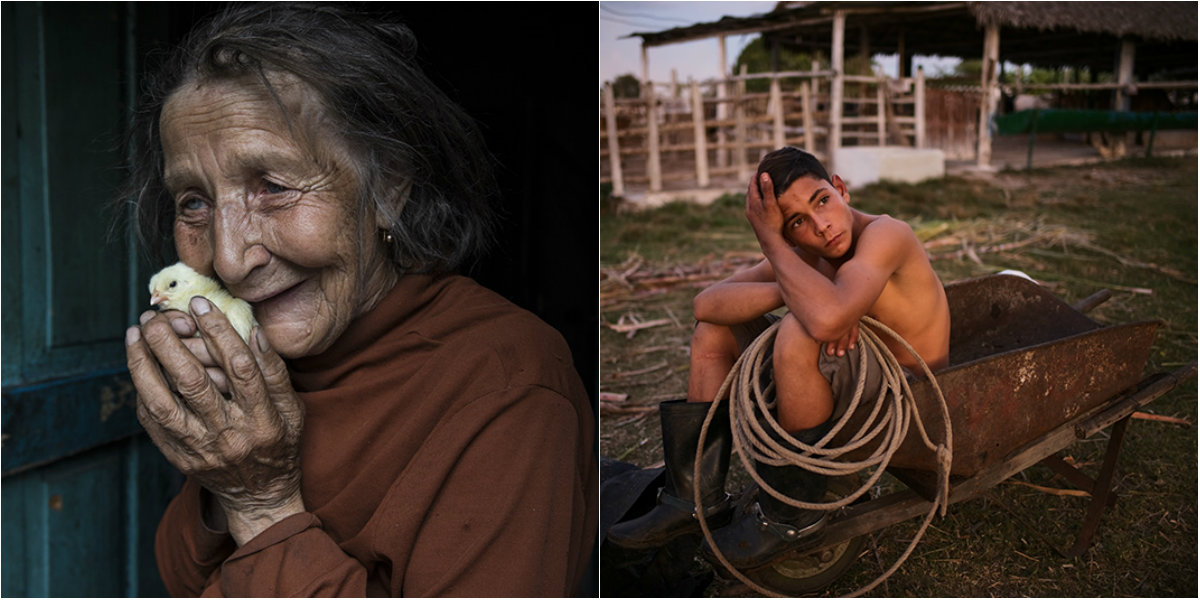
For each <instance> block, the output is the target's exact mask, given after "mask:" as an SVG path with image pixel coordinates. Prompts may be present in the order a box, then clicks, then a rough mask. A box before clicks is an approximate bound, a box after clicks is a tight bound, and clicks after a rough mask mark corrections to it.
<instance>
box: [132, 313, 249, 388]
mask: <svg viewBox="0 0 1200 600" xmlns="http://www.w3.org/2000/svg"><path fill="white" fill-rule="evenodd" d="M157 314H161V315H162V316H163V318H164V319H166V320H167V322H168V323H170V324H171V329H172V330H174V331H175V333H176V334H178V335H179V341H181V342H183V345H184V346H186V347H187V349H188V351H189V352H191V353H192V356H195V357H196V360H198V361H200V364H202V365H204V371H205V372H206V373H208V377H209V379H212V382H213V385H215V386H217V391H219V392H221V395H222V396H225V397H226V398H228V397H229V378H227V377H225V371H223V370H221V365H219V364H217V361H216V360H215V359H214V358H213V357H212V356H211V355H209V353H208V346H206V345H205V343H204V339H203V338H200V337H197V336H196V332H197V331H198V330H197V329H196V321H195V320H194V319H192V315H189V314H187V313H185V312H182V311H178V310H165V311H162V312H161V313H158V312H155V311H153V310H148V311H146V312H144V313H142V316H141V318H140V319H139V321H140V322H141V324H142V325H145V324H146V322H147V321H149V320H150V319H151V318H153V317H154V315H157ZM172 391H174V388H172Z"/></svg>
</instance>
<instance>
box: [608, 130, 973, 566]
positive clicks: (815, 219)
mask: <svg viewBox="0 0 1200 600" xmlns="http://www.w3.org/2000/svg"><path fill="white" fill-rule="evenodd" d="M746 218H747V220H748V221H749V222H750V225H751V226H752V227H753V228H754V233H755V236H756V237H757V238H758V243H759V246H760V247H761V248H762V252H763V255H764V256H765V257H766V258H765V259H764V260H763V261H762V262H760V263H759V264H757V265H755V266H754V267H751V268H749V269H746V270H744V271H741V272H738V273H735V274H734V275H732V276H730V277H729V278H727V279H725V280H723V281H721V282H719V283H716V284H714V285H712V286H711V287H709V288H707V289H705V290H704V291H703V292H701V293H700V294H699V295H697V296H696V299H695V301H694V303H693V310H694V314H695V317H696V320H697V324H696V329H695V331H694V333H693V336H692V347H691V372H690V375H689V380H688V397H687V402H681V401H672V402H664V403H663V404H662V405H661V406H660V409H661V414H662V427H663V452H664V455H665V456H664V458H665V459H666V470H667V483H666V486H665V487H664V489H663V492H662V494H661V495H660V504H659V505H658V506H656V507H655V508H654V509H653V510H651V511H650V512H649V513H647V514H646V515H643V516H642V517H640V518H639V519H635V520H631V521H627V522H624V523H620V524H618V525H616V526H614V527H613V528H612V529H611V530H610V532H609V536H608V539H609V541H611V542H613V543H614V544H617V545H620V546H624V547H630V548H638V547H649V546H656V545H661V544H663V543H665V542H666V541H669V540H671V539H673V538H675V537H677V536H679V535H682V534H685V533H691V532H694V531H696V530H698V527H699V526H698V523H697V522H696V520H695V517H694V516H693V515H692V514H691V512H690V511H693V510H694V505H693V504H692V498H693V489H694V486H698V487H700V488H701V496H702V498H703V499H704V506H705V509H706V513H707V514H706V517H707V519H708V522H709V523H710V526H711V527H714V528H715V527H720V525H721V524H722V523H725V522H729V521H730V520H731V519H732V522H729V523H728V525H726V526H724V527H720V529H716V530H715V531H714V534H713V537H714V540H715V541H716V542H717V545H718V546H719V547H720V549H721V553H722V554H723V555H725V557H726V558H727V559H728V560H729V561H730V563H731V564H733V566H735V567H737V568H739V569H748V568H753V567H756V566H759V565H762V564H765V563H766V562H769V561H770V560H771V559H773V558H775V557H776V556H779V555H780V554H782V553H784V552H787V551H789V550H793V549H797V548H803V547H805V546H806V545H810V544H811V543H812V541H813V540H814V539H815V538H816V535H817V534H818V533H819V532H820V530H821V528H822V526H823V525H824V521H825V515H824V513H822V512H820V511H807V510H802V509H797V508H794V507H792V506H790V505H788V504H786V503H783V502H781V501H779V500H776V499H775V498H773V497H771V496H770V495H769V494H766V493H760V494H759V495H758V502H757V503H756V504H754V505H752V506H751V508H750V510H749V512H748V513H745V514H740V515H732V514H731V513H732V510H731V509H730V508H729V503H728V497H727V496H726V494H725V491H724V487H725V473H726V471H727V469H728V464H729V449H730V437H729V432H728V423H727V422H725V423H721V424H719V425H718V424H717V423H716V422H715V421H714V427H712V428H711V429H710V432H709V436H708V437H707V439H706V444H705V447H704V448H702V449H698V448H697V447H696V442H697V440H698V437H699V425H700V423H702V422H703V419H704V416H705V415H706V414H707V412H708V407H709V403H711V402H712V401H713V399H714V397H715V396H716V393H717V390H718V389H719V388H720V386H721V383H722V382H723V381H724V380H725V377H726V376H727V375H728V373H729V370H730V369H731V368H732V366H733V364H734V362H735V361H736V360H737V358H738V356H739V355H740V354H741V352H742V351H743V350H745V348H746V346H747V345H749V343H750V342H752V341H753V340H754V338H755V337H756V336H757V335H758V334H759V333H761V331H762V330H764V329H765V328H766V327H767V326H768V325H769V324H770V323H771V319H770V317H772V315H768V313H770V312H771V311H774V310H776V309H778V308H781V307H786V308H787V313H786V314H784V316H783V317H782V320H781V322H780V325H779V329H778V331H777V333H776V338H775V345H774V349H773V350H774V355H773V359H772V360H773V371H774V378H775V385H776V400H777V405H776V406H777V408H776V410H777V412H778V414H777V415H776V416H775V417H776V419H777V420H778V422H779V424H780V425H781V426H782V427H783V428H784V429H785V430H787V431H788V432H789V433H790V434H791V435H792V436H793V437H795V438H797V439H799V440H800V441H802V442H805V443H810V444H811V443H814V442H816V441H817V440H818V439H820V437H821V436H823V435H824V434H825V432H826V431H828V428H829V427H830V426H831V424H832V423H833V420H834V417H840V416H841V412H842V411H844V409H845V404H846V403H848V402H849V400H850V398H851V395H852V394H853V391H854V384H855V383H856V382H857V380H858V373H857V370H858V358H857V352H858V350H859V349H858V346H857V341H858V321H859V319H860V318H861V317H862V316H863V315H869V316H871V317H873V318H875V319H876V320H878V321H879V322H881V323H883V324H884V325H887V326H888V327H890V328H891V329H893V330H894V331H895V332H896V333H898V334H899V335H900V336H901V337H903V338H904V339H905V340H906V341H907V342H908V343H909V344H910V345H911V346H912V347H913V349H914V350H916V352H917V353H918V354H920V355H921V358H922V359H923V360H924V361H925V363H926V364H928V365H929V367H930V368H931V369H933V370H937V369H940V368H942V367H944V366H946V364H947V357H948V354H949V340H950V313H949V308H948V306H947V304H946V295H945V291H944V289H943V287H942V283H941V281H940V280H939V279H938V276H937V274H936V273H935V272H934V271H933V268H932V266H931V265H930V264H929V259H928V257H927V256H926V254H925V250H924V247H923V246H922V245H921V243H920V241H919V240H917V238H916V236H915V235H913V232H912V229H911V228H910V227H909V226H908V225H907V224H906V223H904V222H902V221H898V220H896V219H893V218H891V217H889V216H887V215H870V214H867V213H864V212H862V211H859V210H857V209H854V208H852V207H851V206H850V193H849V192H848V191H847V189H846V185H845V183H844V182H843V181H842V180H841V178H840V177H838V176H836V175H834V176H833V177H830V176H829V175H828V174H827V173H826V171H825V169H824V167H823V166H822V165H821V164H820V162H819V161H817V160H816V158H815V157H813V156H812V155H811V154H808V153H807V152H804V151H802V150H799V149H796V148H790V147H788V148H782V149H780V150H776V151H774V152H772V153H770V154H768V155H767V156H766V157H765V158H763V160H762V162H761V163H760V164H759V168H758V173H757V174H756V176H755V178H754V179H753V180H752V181H751V182H750V186H749V189H748V190H747V192H746ZM883 337H884V342H885V343H886V344H887V345H888V346H889V348H890V349H891V350H892V353H893V354H894V355H895V356H896V358H897V360H898V361H899V362H900V364H901V365H903V366H905V367H906V368H909V369H910V370H913V371H918V372H919V371H920V368H919V366H918V365H917V364H916V361H915V360H914V359H913V358H912V357H911V356H910V355H909V354H908V352H907V351H906V350H904V349H903V348H902V347H898V344H896V343H895V342H894V341H892V340H890V339H888V338H887V336H883ZM868 354H870V353H868ZM869 358H870V357H869ZM869 362H873V361H869ZM867 370H868V377H871V375H872V372H874V373H873V374H874V376H875V377H877V376H878V373H877V371H878V365H874V364H870V365H868V369H867ZM868 389H870V388H868ZM719 412H721V413H724V412H725V411H719ZM689 444H690V447H689ZM697 452H700V453H701V454H702V462H701V467H702V468H701V481H699V482H693V481H692V476H693V468H692V465H693V462H694V460H695V456H696V453H697ZM757 470H758V472H759V475H760V476H762V477H763V479H764V481H766V482H767V483H768V484H770V485H771V486H772V487H774V488H775V489H777V490H779V491H781V492H783V493H784V494H786V495H788V496H791V497H793V498H799V499H801V500H805V501H808V502H815V501H819V500H821V499H822V497H823V495H824V492H825V481H824V477H823V476H820V475H818V474H815V473H811V472H807V471H805V470H803V469H801V468H799V467H791V466H784V467H774V466H770V465H765V464H759V465H757Z"/></svg>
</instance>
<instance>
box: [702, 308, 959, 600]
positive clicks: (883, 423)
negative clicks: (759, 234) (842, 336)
mask: <svg viewBox="0 0 1200 600" xmlns="http://www.w3.org/2000/svg"><path fill="white" fill-rule="evenodd" d="M860 325H861V326H860V327H859V340H858V343H859V346H860V348H861V349H860V351H859V357H858V360H859V378H858V385H857V387H856V389H855V392H854V397H853V399H852V400H851V402H850V405H849V406H848V407H847V408H846V411H845V413H844V414H843V415H842V416H841V417H840V418H839V419H838V421H837V423H835V424H834V426H833V427H832V428H831V429H830V430H829V432H828V433H826V434H825V435H824V436H823V437H822V438H821V439H820V440H818V441H817V443H815V444H812V445H809V444H805V443H803V442H801V441H799V440H797V439H795V438H794V437H792V436H791V435H789V434H788V433H787V432H786V431H784V429H783V427H781V426H780V425H779V423H778V422H777V421H776V420H775V418H774V417H773V416H772V415H771V410H770V409H771V408H773V407H774V405H775V401H774V393H773V392H774V388H775V382H774V378H770V379H771V381H769V382H768V383H767V384H766V386H765V387H764V385H763V379H764V378H763V377H762V374H763V370H764V369H766V368H767V367H768V366H769V364H770V360H771V356H772V354H773V352H772V351H773V348H774V342H775V334H776V332H777V330H778V329H779V322H775V323H773V324H772V325H771V326H770V327H768V328H767V329H766V330H765V331H764V332H763V333H762V334H760V335H759V336H758V338H756V339H755V340H754V342H753V343H752V344H751V345H750V347H749V348H747V349H746V351H745V352H743V353H742V355H741V356H740V357H739V358H738V360H737V362H735V363H734V365H733V368H732V369H731V370H730V372H729V375H728V376H727V377H726V378H725V381H724V382H723V383H722V384H721V388H720V390H719V391H718V392H717V396H716V398H715V399H714V401H713V403H712V406H711V407H710V408H709V411H708V415H707V416H706V417H705V419H704V423H703V425H702V426H701V428H700V439H699V442H698V447H700V448H703V447H704V445H705V439H706V438H707V436H708V428H709V426H710V424H711V423H712V420H713V417H714V416H715V415H716V411H717V410H719V409H720V405H721V402H722V401H723V400H725V399H728V400H729V409H728V410H729V423H730V427H731V429H732V430H733V449H734V450H735V451H736V452H737V455H738V457H739V458H740V459H741V461H742V464H743V465H744V466H745V467H746V470H747V471H748V472H749V473H750V476H751V478H753V479H754V481H755V482H756V483H757V484H758V486H759V488H760V489H761V490H763V491H765V492H766V493H769V494H770V495H771V496H774V497H775V498H777V499H779V500H780V501H782V502H785V503H787V504H790V505H791V506H795V507H797V508H802V509H808V510H824V511H831V510H836V509H839V508H842V507H844V506H848V505H849V504H850V503H852V502H854V501H855V500H857V499H858V498H859V497H861V496H862V495H863V494H865V493H867V492H868V491H869V490H870V489H871V487H872V486H873V485H874V484H875V482H876V481H877V480H878V479H879V478H880V477H881V476H882V475H883V472H884V470H885V469H886V468H887V465H888V463H889V462H890V461H891V458H892V455H894V454H895V453H896V450H898V449H899V448H900V445H901V443H903V442H904V439H905V436H906V435H907V434H908V428H909V426H910V425H911V424H913V423H915V424H916V426H917V431H918V432H919V433H920V437H921V440H922V442H923V443H924V444H925V447H926V448H928V449H929V450H931V451H932V452H934V453H935V454H936V457H937V465H938V487H937V497H936V498H935V499H934V502H933V503H932V505H931V506H930V509H929V513H928V514H927V515H926V516H925V521H924V522H923V523H922V524H921V527H920V529H919V530H918V531H917V533H916V535H914V536H913V539H912V541H911V542H909V544H908V548H907V549H906V550H905V551H904V553H903V554H902V555H901V556H900V558H899V559H898V560H897V561H896V563H895V564H894V565H892V567H891V568H889V569H888V570H887V571H885V572H884V573H883V574H882V575H880V576H879V577H878V578H876V579H875V580H874V581H872V582H871V583H869V584H867V585H866V586H865V587H863V588H861V589H859V590H857V591H855V592H853V593H852V594H850V597H856V596H859V595H861V594H864V593H866V592H869V591H871V590H872V589H874V588H875V587H876V586H878V585H879V584H880V583H882V582H883V581H884V580H886V579H887V578H888V577H890V576H891V575H892V574H893V573H895V571H896V569H898V568H900V565H901V564H903V563H904V561H905V560H907V559H908V557H909V555H911V554H912V551H913V549H914V548H916V545H917V542H918V541H920V539H921V537H922V536H924V534H925V531H926V529H928V527H929V524H930V523H931V522H932V521H933V517H934V515H935V514H938V513H939V512H940V513H941V516H943V517H944V516H945V515H946V507H947V506H948V505H949V492H950V463H951V460H952V451H951V448H952V447H953V444H952V441H951V431H950V429H951V427H950V413H949V409H947V407H946V400H945V398H944V397H943V396H942V390H941V387H939V386H938V382H937V378H935V377H934V376H933V372H932V371H930V369H929V367H928V365H926V364H925V361H924V360H922V359H921V356H920V355H918V354H917V352H916V350H914V349H913V348H912V346H910V345H909V344H908V342H906V341H905V340H904V339H903V338H901V337H900V336H899V335H898V334H897V333H896V332H894V331H892V330H891V329H890V328H889V327H887V326H886V325H884V324H882V323H880V322H879V321H876V320H875V319H872V318H871V317H867V316H864V317H863V318H862V320H861V322H860ZM877 332H882V333H884V334H887V335H889V336H891V337H892V338H893V339H895V340H897V341H898V342H899V343H900V344H902V345H903V346H904V348H905V349H906V350H907V351H908V352H909V353H910V354H911V355H912V356H913V357H914V358H915V359H916V361H917V362H918V363H919V364H920V365H921V368H922V369H923V370H924V372H925V376H926V377H927V378H928V379H929V381H930V383H931V384H932V385H933V389H934V391H936V392H937V397H938V400H939V406H940V408H941V412H942V419H943V423H944V426H945V437H944V440H945V441H944V442H943V443H942V444H935V443H934V442H933V441H931V440H930V438H929V435H928V434H927V433H926V430H925V425H924V424H923V423H922V422H921V417H920V415H919V414H918V412H917V407H916V400H915V399H914V396H913V393H912V389H911V388H910V387H909V385H908V380H907V378H906V376H905V372H904V368H903V367H901V366H900V363H899V361H897V360H896V357H895V356H894V355H893V354H892V352H891V350H890V349H889V348H888V347H887V346H886V345H885V344H884V343H883V341H882V339H880V337H879V333H877ZM867 352H871V353H873V354H874V355H875V357H876V359H877V360H878V361H879V364H880V365H881V366H882V367H883V383H882V385H881V386H880V389H879V390H878V392H877V393H876V396H875V402H874V403H871V405H870V406H869V407H868V408H869V410H870V415H869V416H868V418H867V419H865V420H864V421H863V422H862V424H861V426H860V427H859V429H858V431H857V432H855V434H854V435H852V436H850V437H849V440H848V441H847V442H846V443H845V444H843V445H841V446H839V447H829V446H828V444H829V442H830V440H832V439H833V438H834V436H836V435H837V434H838V433H839V432H840V431H841V430H842V429H843V428H844V427H846V425H847V424H848V423H849V422H850V419H851V417H852V416H853V415H854V413H855V412H856V410H857V409H858V408H859V406H860V405H861V404H862V399H863V396H864V393H865V392H867V391H868V390H865V389H864V388H865V386H866V364H867ZM756 410H757V414H758V415H763V417H764V418H763V420H765V421H766V423H767V424H768V425H769V426H770V427H771V429H772V430H773V431H774V432H775V434H777V437H778V438H780V439H783V440H784V441H786V442H787V443H788V444H789V445H791V446H792V447H793V448H799V449H800V451H798V452H797V451H794V450H792V449H790V448H787V447H784V445H783V444H780V443H779V442H777V441H775V437H776V436H772V435H770V434H769V433H768V432H767V431H766V430H765V429H764V428H763V426H762V424H761V423H760V419H759V418H758V417H757V415H756ZM872 443H876V445H875V446H874V448H875V449H874V450H873V451H872V452H871V454H870V456H869V457H868V458H866V459H861V460H851V459H849V458H845V459H842V460H839V459H840V458H842V457H844V456H845V455H847V454H849V453H850V452H853V451H855V450H858V449H860V448H863V447H867V446H868V445H869V444H872ZM701 458H702V455H701V453H699V452H697V453H696V461H695V464H694V465H693V468H694V471H693V476H694V479H693V481H699V478H700V476H701V474H700V463H701ZM754 461H758V462H762V463H765V464H769V465H773V466H784V465H792V466H797V467H801V468H803V469H806V470H808V471H812V472H814V473H818V474H821V475H826V476H830V477H837V476H842V475H850V474H853V473H856V472H858V471H859V470H862V469H864V468H868V467H872V466H874V467H877V468H876V469H875V472H874V473H873V474H872V475H871V477H870V478H868V480H867V481H866V482H865V483H863V484H862V486H860V487H859V488H858V489H857V490H856V491H854V492H853V493H851V494H849V495H847V496H845V497H843V498H840V499H837V500H834V501H831V502H824V503H810V502H804V501H801V500H797V499H795V498H790V497H788V496H786V495H784V494H782V493H781V492H779V491H778V490H775V489H774V488H772V487H771V486H769V485H767V483H766V482H765V481H763V480H762V477H761V476H759V474H758V473H757V472H756V471H755V468H754ZM700 492H701V486H695V495H694V498H693V502H694V503H695V505H696V516H697V518H698V519H699V521H700V528H701V530H702V531H703V532H704V537H705V539H706V540H708V544H709V546H710V547H711V548H712V549H713V554H714V555H716V557H717V559H718V560H719V561H720V562H721V564H722V565H723V566H724V567H725V568H726V569H727V570H728V571H729V572H730V573H732V574H733V575H734V576H735V577H737V578H738V579H740V580H741V581H742V582H743V583H745V584H746V585H748V586H749V587H750V588H751V589H753V590H755V591H757V592H759V593H761V594H764V595H767V596H773V597H778V598H782V597H785V596H784V595H782V594H779V593H777V592H775V591H772V590H768V589H766V588H764V587H762V586H760V585H759V584H757V583H755V582H753V581H751V580H750V579H749V578H748V577H747V576H746V575H744V574H743V573H741V572H740V571H738V570H737V569H736V568H734V567H733V565H731V564H729V561H728V560H727V559H726V558H725V556H724V555H723V554H721V550H720V548H718V547H717V545H716V543H715V542H714V541H713V537H712V532H711V531H710V530H709V527H708V522H707V519H705V517H704V507H703V505H702V501H701V498H700Z"/></svg>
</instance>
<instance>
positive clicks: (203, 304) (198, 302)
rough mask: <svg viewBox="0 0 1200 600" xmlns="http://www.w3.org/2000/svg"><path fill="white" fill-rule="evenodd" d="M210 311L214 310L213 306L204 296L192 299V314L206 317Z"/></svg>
mask: <svg viewBox="0 0 1200 600" xmlns="http://www.w3.org/2000/svg"><path fill="white" fill-rule="evenodd" d="M210 310H212V305H211V304H209V303H208V300H205V299H204V297H203V296H196V297H195V298H192V314H197V315H206V314H208V311H210Z"/></svg>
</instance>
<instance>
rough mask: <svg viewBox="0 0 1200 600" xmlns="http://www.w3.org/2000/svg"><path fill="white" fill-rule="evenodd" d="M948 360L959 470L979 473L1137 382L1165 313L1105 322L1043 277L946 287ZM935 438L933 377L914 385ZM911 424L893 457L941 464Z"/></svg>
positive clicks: (944, 379)
mask: <svg viewBox="0 0 1200 600" xmlns="http://www.w3.org/2000/svg"><path fill="white" fill-rule="evenodd" d="M946 297H947V300H948V301H949V305H950V315H951V318H950V322H951V332H950V365H949V366H948V367H946V368H945V369H942V370H940V371H938V372H937V373H935V375H936V377H937V380H938V384H939V385H940V386H941V389H942V393H943V395H944V397H945V399H946V404H947V407H948V409H949V413H950V422H951V426H952V428H953V429H952V431H953V450H954V460H953V463H952V467H951V474H953V475H957V476H964V477H966V476H971V475H974V474H975V473H978V472H979V471H980V470H982V469H984V468H985V467H987V466H989V465H992V464H994V463H996V462H998V461H1001V460H1003V459H1004V458H1005V457H1006V456H1008V455H1009V454H1010V453H1012V452H1013V451H1014V450H1016V449H1017V448H1019V447H1021V446H1023V445H1025V444H1027V443H1029V442H1030V441H1031V440H1035V439H1037V438H1039V437H1041V436H1043V435H1045V434H1046V433H1047V432H1049V431H1051V430H1053V429H1055V428H1057V427H1059V426H1060V425H1062V424H1063V423H1066V422H1068V421H1070V420H1072V419H1074V418H1076V417H1078V416H1080V415H1083V414H1086V413H1088V412H1090V411H1092V410H1093V409H1095V408H1096V407H1098V406H1099V405H1101V404H1102V403H1104V402H1105V401H1106V400H1108V399H1110V398H1112V397H1114V396H1116V395H1117V394H1119V393H1120V392H1122V391H1123V390H1126V389H1128V388H1130V387H1132V386H1134V385H1136V384H1137V383H1138V381H1139V380H1140V379H1141V376H1142V371H1143V370H1144V368H1145V365H1146V360H1147V358H1148V357H1149V354H1150V347H1151V345H1152V344H1153V342H1154V336H1155V332H1156V330H1157V328H1158V326H1159V323H1158V322H1157V321H1146V322H1139V323H1131V324H1126V325H1116V326H1108V327H1106V326H1102V325H1100V324H1099V323H1096V322H1095V321H1093V320H1091V319H1089V318H1087V317H1086V316H1084V315H1083V313H1081V312H1080V311H1078V310H1076V309H1074V308H1072V307H1071V306H1069V305H1067V304H1065V303H1064V302H1063V301H1062V300H1060V299H1058V298H1057V297H1055V296H1054V295H1053V294H1051V293H1049V292H1047V291H1046V290H1045V289H1043V288H1041V287H1040V286H1038V285H1037V284H1036V283H1034V282H1032V281H1029V280H1027V279H1024V278H1022V277H1015V276H1011V275H993V276H988V277H982V278H978V279H972V280H967V281H963V282H958V283H954V284H951V285H948V286H946ZM912 389H913V395H914V398H915V400H916V403H917V409H918V412H919V413H920V415H921V419H922V420H923V422H924V423H925V426H926V429H927V430H928V431H929V433H930V435H931V436H932V437H933V439H935V440H937V439H940V436H941V433H940V432H941V427H942V424H941V423H942V420H941V411H940V409H939V407H938V405H937V402H938V401H937V395H936V393H935V391H934V390H933V386H932V385H931V384H930V382H929V381H928V379H926V378H924V377H918V378H916V381H915V382H914V383H913V384H912ZM915 429H916V428H915V427H913V428H910V431H909V433H908V436H907V438H906V439H905V442H904V444H903V445H902V446H901V448H900V449H899V450H898V451H897V453H896V454H895V455H894V456H893V458H892V460H891V466H893V467H897V468H903V469H918V470H928V471H933V470H936V468H937V466H936V462H935V461H934V458H933V456H932V453H931V452H930V451H929V450H928V449H927V448H926V447H925V446H924V444H922V443H921V441H920V438H919V435H918V434H917V432H916V430H915Z"/></svg>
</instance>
